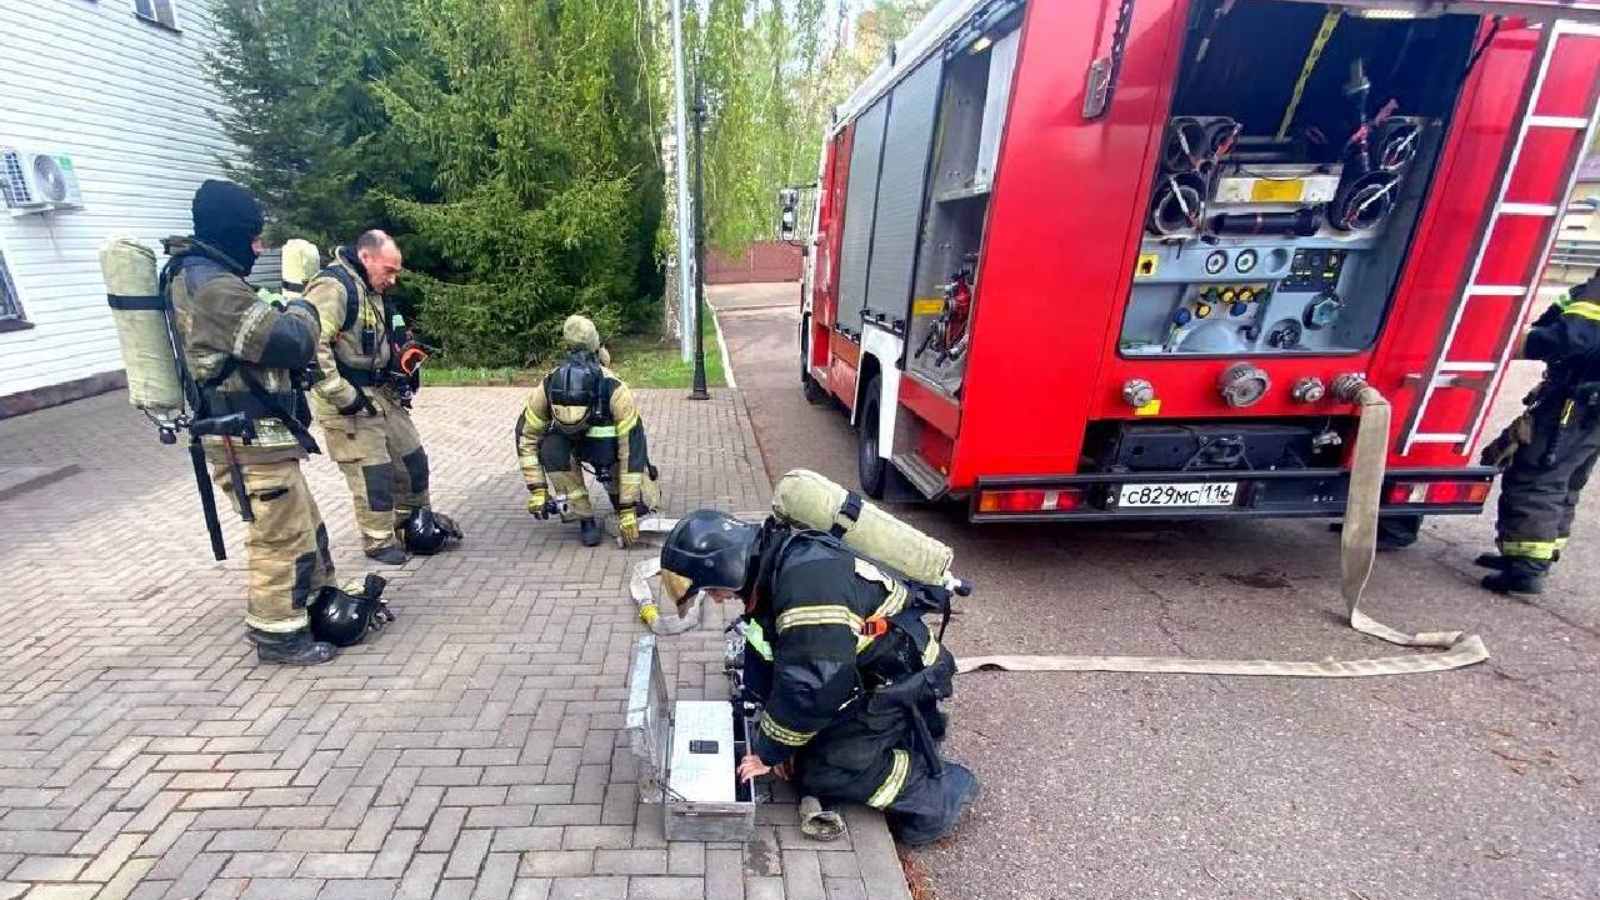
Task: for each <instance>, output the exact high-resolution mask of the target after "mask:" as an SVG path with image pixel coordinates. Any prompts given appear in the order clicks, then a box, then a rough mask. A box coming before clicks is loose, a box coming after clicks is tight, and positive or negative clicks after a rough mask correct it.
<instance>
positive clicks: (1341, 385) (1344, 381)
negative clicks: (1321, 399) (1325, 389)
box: [1333, 372, 1367, 403]
mask: <svg viewBox="0 0 1600 900" xmlns="http://www.w3.org/2000/svg"><path fill="white" fill-rule="evenodd" d="M1366 386H1367V376H1365V375H1363V374H1361V373H1360V372H1346V373H1345V374H1343V375H1340V376H1339V377H1338V378H1335V379H1334V380H1333V399H1335V400H1337V401H1339V402H1340V403H1354V402H1356V395H1357V394H1359V393H1361V389H1362V388H1364V387H1366Z"/></svg>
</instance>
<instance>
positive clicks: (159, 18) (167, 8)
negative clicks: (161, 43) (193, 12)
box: [133, 0, 178, 31]
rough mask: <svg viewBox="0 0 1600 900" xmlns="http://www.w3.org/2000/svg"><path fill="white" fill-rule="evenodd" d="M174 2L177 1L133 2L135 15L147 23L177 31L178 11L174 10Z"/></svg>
mask: <svg viewBox="0 0 1600 900" xmlns="http://www.w3.org/2000/svg"><path fill="white" fill-rule="evenodd" d="M174 2H175V0H133V14H134V15H136V16H138V17H139V18H141V19H144V20H145V21H146V22H152V23H154V24H156V25H160V26H161V27H162V28H170V29H172V30H173V31H177V30H178V11H177V10H176V9H174V8H173V4H174Z"/></svg>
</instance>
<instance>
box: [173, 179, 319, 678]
mask: <svg viewBox="0 0 1600 900" xmlns="http://www.w3.org/2000/svg"><path fill="white" fill-rule="evenodd" d="M193 212H194V234H193V235H192V236H180V237H173V238H169V239H168V240H166V241H165V242H164V243H165V246H166V250H167V254H168V255H169V257H170V262H169V263H168V264H167V269H166V271H165V272H163V274H162V284H163V288H164V291H165V293H166V295H167V297H168V299H169V301H170V303H171V304H172V310H173V313H174V318H175V325H176V328H177V332H178V337H179V343H180V344H181V345H182V356H183V361H184V363H185V366H186V368H187V370H188V374H189V377H190V379H191V380H192V383H193V384H192V387H193V399H194V400H195V405H196V415H197V417H198V418H200V419H201V420H202V421H219V420H222V419H224V418H226V417H228V416H230V415H233V414H240V415H242V416H243V417H244V419H246V420H247V421H248V423H249V428H248V434H242V433H241V434H238V435H220V434H207V435H206V436H205V437H204V438H203V439H202V443H203V445H204V447H205V450H206V455H207V457H208V459H209V461H210V463H211V468H212V473H213V480H214V481H215V482H216V484H217V486H218V489H219V490H220V491H221V493H223V494H225V495H226V496H227V497H228V498H229V499H230V500H232V501H233V504H234V508H235V512H240V513H241V514H242V513H243V511H244V508H245V507H244V504H243V503H241V498H240V494H243V495H244V498H245V499H246V501H247V502H248V505H249V509H250V511H251V512H252V514H253V518H254V521H253V522H250V523H249V526H248V531H247V533H246V537H245V546H246V548H247V549H248V551H249V556H250V592H249V612H248V613H247V614H246V616H245V625H246V627H247V636H248V638H249V639H250V641H251V642H252V643H254V644H255V646H256V651H257V654H258V656H259V658H260V659H261V661H262V662H269V663H286V664H291V665H309V664H314V663H321V662H326V661H328V660H330V659H332V658H333V657H334V655H335V654H336V653H337V650H336V648H335V647H334V646H333V645H332V644H331V643H327V642H324V641H319V640H316V639H315V638H314V637H313V635H312V630H311V622H310V619H309V618H308V616H307V607H308V606H311V605H314V604H315V602H316V599H317V598H318V597H319V596H321V595H322V594H323V593H324V592H325V591H336V590H337V589H335V588H334V587H333V585H332V581H333V559H332V557H331V556H330V555H329V553H328V532H327V529H326V528H324V527H323V524H322V517H321V515H320V514H319V513H318V511H317V502H316V500H315V498H313V497H312V496H311V490H310V488H309V487H308V486H307V485H306V480H305V476H304V475H303V474H302V473H301V471H300V461H301V460H302V459H305V458H306V454H307V453H308V452H316V450H317V446H316V443H315V441H314V440H312V438H311V436H310V435H309V434H308V433H307V431H306V427H305V426H306V423H307V422H308V421H309V417H308V416H307V415H306V412H305V410H304V403H303V398H302V395H301V393H300V391H299V382H298V380H297V377H296V376H297V374H298V373H300V372H303V371H304V370H306V369H307V367H309V366H310V365H311V362H312V360H313V359H315V356H316V349H317V328H318V325H317V311H316V310H315V309H313V308H312V307H311V305H310V304H308V303H306V302H305V301H304V300H291V301H289V302H288V303H287V304H285V305H284V306H282V307H278V306H275V305H273V304H269V303H266V302H263V301H262V300H260V299H258V298H257V296H256V292H255V289H254V288H252V287H250V285H249V284H247V283H246V282H245V280H244V279H245V276H246V275H248V274H249V273H250V269H251V268H252V267H253V266H254V265H255V261H256V256H257V255H258V254H259V253H260V251H261V231H262V227H263V224H264V221H263V217H262V212H261V207H260V206H259V205H258V204H257V203H256V201H255V199H254V198H253V197H251V196H250V194H249V193H248V192H247V191H245V189H244V188H241V187H239V186H238V185H236V184H232V183H230V182H226V181H207V182H206V183H205V184H203V185H201V186H200V190H199V191H197V192H196V193H195V195H194V203H193ZM196 433H197V434H199V433H200V429H198V428H197V429H196ZM236 476H237V477H238V478H240V479H241V480H242V482H243V490H242V491H237V492H236V490H235V485H234V483H233V479H234V477H236Z"/></svg>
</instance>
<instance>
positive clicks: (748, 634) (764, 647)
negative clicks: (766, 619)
mask: <svg viewBox="0 0 1600 900" xmlns="http://www.w3.org/2000/svg"><path fill="white" fill-rule="evenodd" d="M744 642H745V644H746V645H747V646H749V647H750V649H752V650H754V651H756V653H757V655H759V656H760V657H761V658H762V659H764V660H766V661H767V662H772V645H771V644H769V643H767V633H766V632H765V631H763V630H762V628H761V623H760V622H751V623H750V624H749V625H746V626H745V629H744Z"/></svg>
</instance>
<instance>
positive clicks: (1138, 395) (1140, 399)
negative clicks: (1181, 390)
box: [1122, 378, 1156, 409]
mask: <svg viewBox="0 0 1600 900" xmlns="http://www.w3.org/2000/svg"><path fill="white" fill-rule="evenodd" d="M1155 399H1156V388H1155V385H1153V384H1151V383H1150V382H1148V381H1146V380H1144V379H1143V378H1129V379H1128V380H1127V381H1125V382H1123V384H1122V402H1124V403H1126V404H1128V405H1129V406H1131V407H1133V408H1134V409H1139V408H1141V407H1144V406H1149V405H1150V404H1151V403H1153V402H1155Z"/></svg>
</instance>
